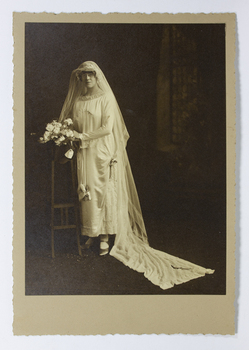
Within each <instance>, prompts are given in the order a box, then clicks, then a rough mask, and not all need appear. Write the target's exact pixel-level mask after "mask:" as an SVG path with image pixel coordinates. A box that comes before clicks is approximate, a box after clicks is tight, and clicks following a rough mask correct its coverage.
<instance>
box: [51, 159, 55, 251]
mask: <svg viewBox="0 0 249 350" xmlns="http://www.w3.org/2000/svg"><path fill="white" fill-rule="evenodd" d="M51 173H52V181H51V185H52V189H51V190H52V191H51V248H52V258H54V256H55V255H54V160H53V161H52V171H51Z"/></svg>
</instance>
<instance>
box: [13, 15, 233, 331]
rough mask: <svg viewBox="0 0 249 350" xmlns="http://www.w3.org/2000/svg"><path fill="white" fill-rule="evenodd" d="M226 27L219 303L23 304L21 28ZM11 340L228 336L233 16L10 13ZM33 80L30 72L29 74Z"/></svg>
mask: <svg viewBox="0 0 249 350" xmlns="http://www.w3.org/2000/svg"><path fill="white" fill-rule="evenodd" d="M26 22H37V23H38V22H40V23H42V22H46V23H49V22H53V23H67V22H70V23H166V24H170V23H225V25H226V112H227V126H226V132H227V213H228V215H227V282H226V283H227V292H226V295H122V296H121V295H110V296H106V295H99V296H97V295H94V296H90V295H80V296H78V295H74V296H45V295H44V296H34V295H32V296H25V220H24V217H25V200H24V199H25V188H24V174H25V173H24V165H25V157H24V133H25V124H24V108H25V104H24V102H25V95H24V94H25V91H24V78H25V75H24V73H25V55H24V43H25V30H24V28H25V23H26ZM13 34H14V162H13V164H14V190H13V195H14V205H13V210H14V240H13V247H14V248H13V275H14V288H13V291H14V292H13V294H14V297H13V306H14V322H13V331H14V334H15V335H48V334H49V335H53V334H60V335H65V334H69V335H95V334H102V335H104V334H117V333H118V334H151V333H156V334H160V333H165V334H174V333H185V334H187V333H190V334H197V333H203V334H234V332H235V326H234V317H235V312H234V299H235V257H234V250H235V231H234V226H235V73H234V72H235V68H234V61H235V14H176V15H173V14H156V13H154V14H151V15H146V14H108V15H102V14H98V13H92V14H88V13H85V14H58V15H55V14H49V13H40V14H33V13H14V15H13ZM36 74H37V72H36Z"/></svg>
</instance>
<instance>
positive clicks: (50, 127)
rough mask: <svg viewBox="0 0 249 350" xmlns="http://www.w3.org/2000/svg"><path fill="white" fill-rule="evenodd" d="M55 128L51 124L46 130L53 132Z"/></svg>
mask: <svg viewBox="0 0 249 350" xmlns="http://www.w3.org/2000/svg"><path fill="white" fill-rule="evenodd" d="M53 128H54V126H53V125H52V124H51V123H49V124H47V126H46V130H48V131H52V130H53Z"/></svg>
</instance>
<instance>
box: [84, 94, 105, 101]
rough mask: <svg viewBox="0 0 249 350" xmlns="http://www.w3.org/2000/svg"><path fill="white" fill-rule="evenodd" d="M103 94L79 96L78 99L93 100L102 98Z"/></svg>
mask: <svg viewBox="0 0 249 350" xmlns="http://www.w3.org/2000/svg"><path fill="white" fill-rule="evenodd" d="M104 94H105V93H104V92H100V93H99V94H95V95H82V96H80V99H81V100H82V101H87V100H93V99H95V98H98V97H100V96H103V95H104Z"/></svg>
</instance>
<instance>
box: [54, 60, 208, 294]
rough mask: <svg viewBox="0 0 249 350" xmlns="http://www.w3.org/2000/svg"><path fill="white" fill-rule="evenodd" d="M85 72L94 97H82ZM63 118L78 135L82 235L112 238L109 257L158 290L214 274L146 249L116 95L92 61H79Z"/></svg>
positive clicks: (125, 131) (141, 219) (125, 134)
mask: <svg viewBox="0 0 249 350" xmlns="http://www.w3.org/2000/svg"><path fill="white" fill-rule="evenodd" d="M84 70H85V71H94V72H95V73H96V79H97V83H98V85H99V88H100V89H101V93H99V94H98V95H94V96H86V95H84V93H82V92H84V91H86V87H85V86H84V85H83V83H82V81H80V80H79V78H78V74H80V73H82V71H84ZM67 117H71V118H72V119H73V123H74V128H75V130H76V131H78V132H79V133H81V134H82V140H81V146H80V149H79V150H78V152H77V174H78V195H79V200H80V208H81V223H82V234H83V235H87V236H89V237H97V236H99V235H100V234H110V235H113V234H115V242H114V246H113V248H112V249H111V251H110V255H112V256H113V257H115V258H116V259H118V260H120V261H121V262H122V263H124V264H125V265H126V266H129V267H130V268H132V269H134V270H136V271H138V272H141V273H143V274H144V276H145V277H146V278H148V279H149V280H150V281H151V282H152V283H154V284H155V285H158V286H160V287H161V288H162V289H167V288H171V287H173V286H174V285H175V284H180V283H184V282H187V281H189V280H192V279H195V278H198V277H201V276H204V275H205V274H211V273H213V272H214V270H211V269H206V268H203V267H201V266H198V265H195V264H192V263H190V262H188V261H185V260H183V259H180V258H178V257H175V256H172V255H169V254H167V253H164V252H162V251H159V250H155V249H153V248H151V247H150V246H149V243H148V239H147V233H146V229H145V226H144V221H143V216H142V211H141V208H140V204H139V199H138V195H137V191H136V186H135V183H134V179H133V176H132V172H131V168H130V164H129V160H128V157H127V153H126V143H127V140H128V138H129V134H128V132H127V129H126V127H125V123H124V120H123V117H122V114H121V112H120V110H119V107H118V104H117V101H116V99H115V96H114V94H113V92H112V90H111V88H110V86H109V84H108V82H107V80H106V78H105V76H104V74H103V72H102V71H101V69H100V68H99V67H98V66H97V64H96V63H94V62H91V61H88V62H84V63H83V64H82V65H80V66H79V67H78V68H77V69H76V70H75V71H73V72H72V75H71V79H70V84H69V92H68V95H67V98H66V100H65V103H64V106H63V109H62V112H61V116H60V120H63V119H65V118H67ZM89 199H90V200H89ZM150 234H153V232H151V233H150Z"/></svg>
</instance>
